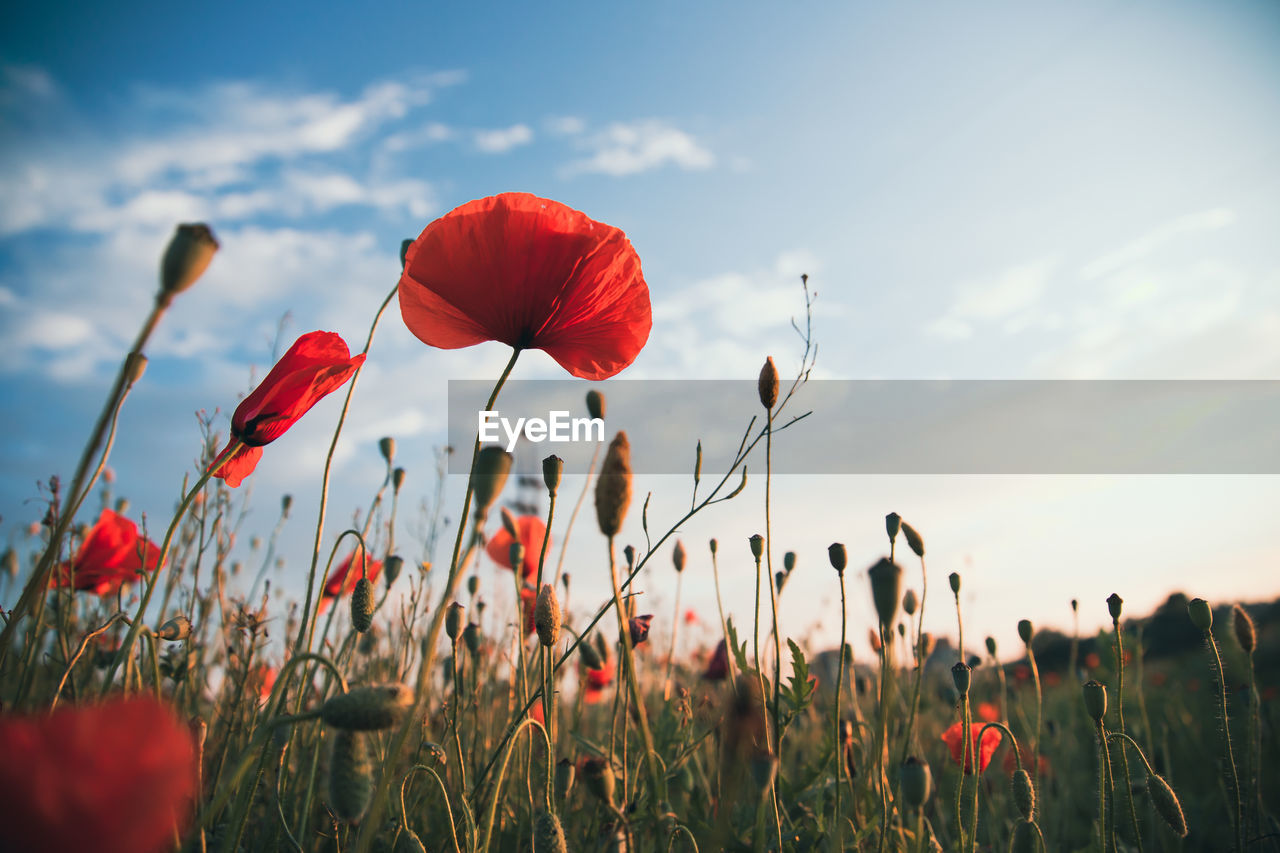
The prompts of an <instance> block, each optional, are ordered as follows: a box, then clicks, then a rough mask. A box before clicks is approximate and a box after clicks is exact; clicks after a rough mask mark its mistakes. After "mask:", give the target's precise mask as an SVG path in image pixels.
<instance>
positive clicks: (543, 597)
mask: <svg viewBox="0 0 1280 853" xmlns="http://www.w3.org/2000/svg"><path fill="white" fill-rule="evenodd" d="M533 624H534V627H536V628H537V630H538V642H540V643H542V645H544V646H547V647H548V648H550V647H551V646H554V645H555V644H556V643H558V642H560V602H558V601H556V590H555V587H553V586H552V585H551V584H549V583H544V584H543V585H542V589H540V590H538V600H537V602H536V603H535V604H534V607H533Z"/></svg>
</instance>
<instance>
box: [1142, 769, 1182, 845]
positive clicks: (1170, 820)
mask: <svg viewBox="0 0 1280 853" xmlns="http://www.w3.org/2000/svg"><path fill="white" fill-rule="evenodd" d="M1147 789H1148V790H1149V791H1150V792H1151V804H1152V805H1153V806H1155V808H1156V812H1157V813H1158V814H1159V815H1160V817H1162V818H1164V820H1165V823H1167V824H1169V826H1170V828H1171V829H1173V832H1174V834H1175V835H1177V836H1178V837H1179V838H1186V837H1187V818H1186V816H1185V815H1184V814H1183V813H1182V803H1180V802H1178V795H1177V794H1175V793H1174V792H1173V788H1172V787H1170V786H1169V783H1168V782H1166V781H1165V780H1164V777H1163V776H1159V775H1156V774H1151V775H1150V776H1148V777H1147Z"/></svg>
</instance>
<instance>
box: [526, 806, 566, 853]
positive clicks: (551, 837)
mask: <svg viewBox="0 0 1280 853" xmlns="http://www.w3.org/2000/svg"><path fill="white" fill-rule="evenodd" d="M566 850H567V848H566V847H565V843H564V827H562V826H560V818H558V817H556V816H555V814H553V813H552V812H549V811H544V810H542V809H539V810H538V816H537V818H535V819H534V821H533V853H565V851H566Z"/></svg>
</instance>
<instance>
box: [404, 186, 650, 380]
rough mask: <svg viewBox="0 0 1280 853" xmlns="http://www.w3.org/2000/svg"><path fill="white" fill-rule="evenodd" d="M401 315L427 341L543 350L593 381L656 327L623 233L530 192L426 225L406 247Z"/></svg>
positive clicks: (468, 207)
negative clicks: (497, 343) (496, 342)
mask: <svg viewBox="0 0 1280 853" xmlns="http://www.w3.org/2000/svg"><path fill="white" fill-rule="evenodd" d="M400 313H401V315H402V316H403V317H404V324H405V325H406V326H408V327H409V331H411V332H413V333H414V334H415V335H417V336H418V338H419V339H420V340H421V341H422V342H423V343H426V344H430V345H431V346H435V347H441V348H442V349H458V348H459V347H469V346H472V345H473V344H478V343H481V342H483V341H501V342H502V343H504V344H506V345H507V346H511V347H518V348H521V349H541V350H545V351H546V352H547V354H548V355H550V356H551V357H552V358H554V359H555V360H556V361H557V362H559V363H560V366H561V367H563V368H564V369H565V370H567V371H569V372H570V373H572V374H573V375H574V376H578V377H580V378H582V379H591V380H599V379H607V378H609V377H610V376H613V375H614V374H616V373H617V372H618V371H620V370H622V369H623V368H625V367H626V366H627V365H629V364H631V362H633V361H635V358H636V356H637V355H639V353H640V350H641V349H642V348H643V347H644V345H645V342H646V341H647V340H648V339H649V329H650V327H651V326H652V325H653V318H652V314H651V311H650V306H649V287H648V285H647V284H645V281H644V275H643V273H642V272H641V270H640V258H639V257H638V256H637V255H636V252H635V249H633V248H632V247H631V243H630V241H629V240H627V235H625V234H623V233H622V231H620V230H618V229H617V228H614V227H612V226H610V225H605V224H604V223H602V222H595V221H593V220H591V219H590V218H588V217H587V216H586V214H583V213H580V212H579V211H576V210H574V209H573V208H570V207H566V206H565V205H563V204H560V203H559V202H555V201H551V200H549V199H544V198H538V197H537V196H533V195H529V194H527V193H503V194H502V195H496V196H491V197H490V198H482V199H478V200H476V201H471V202H467V203H466V204H464V205H462V206H461V207H458V208H455V209H454V210H452V211H450V212H449V213H447V214H445V215H444V216H442V217H440V218H439V219H437V220H436V221H435V222H432V223H431V224H430V225H428V226H427V227H426V229H425V230H424V231H423V232H422V234H421V235H420V236H419V237H418V239H417V240H414V241H413V244H412V245H410V246H409V249H408V252H407V253H406V254H405V264H404V273H403V274H402V275H401V277H400Z"/></svg>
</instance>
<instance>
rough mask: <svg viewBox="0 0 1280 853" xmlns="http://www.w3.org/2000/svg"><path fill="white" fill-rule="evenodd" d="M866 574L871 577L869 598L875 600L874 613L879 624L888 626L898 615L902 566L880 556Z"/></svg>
mask: <svg viewBox="0 0 1280 853" xmlns="http://www.w3.org/2000/svg"><path fill="white" fill-rule="evenodd" d="M867 576H868V577H869V578H870V579H871V598H872V599H873V600H874V601H875V605H876V615H878V616H879V617H880V624H881V625H884V626H885V627H889V626H891V625H892V624H893V620H894V618H895V617H896V616H897V615H898V600H899V599H900V598H901V597H902V567H901V566H899V565H898V564H897V563H894V562H892V561H891V560H889V558H888V557H881V558H880V561H879V562H877V563H876V564H875V565H874V566H872V567H871V568H870V569H867Z"/></svg>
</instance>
